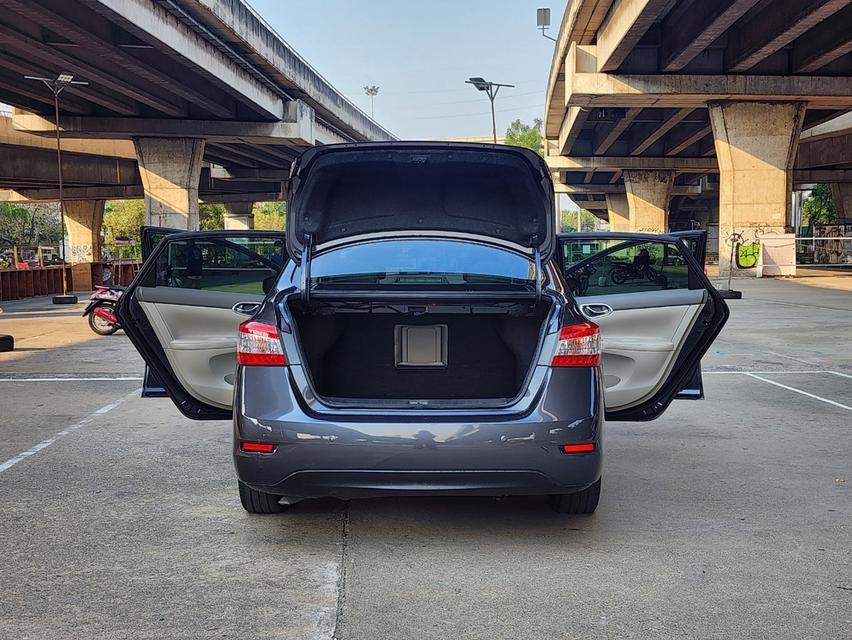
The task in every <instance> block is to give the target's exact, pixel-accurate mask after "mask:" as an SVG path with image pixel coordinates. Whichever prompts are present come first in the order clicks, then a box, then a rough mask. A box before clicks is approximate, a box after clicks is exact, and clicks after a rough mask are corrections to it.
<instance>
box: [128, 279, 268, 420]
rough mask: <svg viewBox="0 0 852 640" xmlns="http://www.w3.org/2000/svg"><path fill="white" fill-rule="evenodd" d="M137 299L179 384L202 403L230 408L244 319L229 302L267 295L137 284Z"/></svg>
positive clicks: (260, 298)
mask: <svg viewBox="0 0 852 640" xmlns="http://www.w3.org/2000/svg"><path fill="white" fill-rule="evenodd" d="M175 293H178V294H179V295H180V296H181V297H182V300H181V301H180V302H178V301H177V300H176V296H175V295H174V294H175ZM164 294H165V295H164ZM137 300H138V301H139V305H140V306H141V307H142V311H143V312H144V313H145V315H146V317H147V318H148V321H149V322H150V323H151V327H152V328H153V330H154V333H155V334H156V335H157V338H158V339H159V341H160V344H161V345H162V347H163V351H164V352H165V355H166V358H168V361H169V364H170V365H171V368H172V370H173V371H174V372H175V376H176V377H177V379H178V381H179V382H180V383H181V385H183V386H184V387H185V388H186V389H187V390H188V391H189V392H190V393H191V394H192V395H193V396H195V397H196V398H198V399H199V400H201V401H203V402H207V403H209V404H211V405H214V406H217V407H221V408H223V409H228V408H230V406H231V403H232V400H233V392H234V365H235V361H236V352H237V329H238V328H239V326H240V323H241V322H243V321H244V320H245V319H246V316H245V315H243V314H239V313H236V312H234V311H233V310H232V309H231V307H232V306H233V305H235V304H237V303H238V302H262V301H263V296H262V295H250V294H232V293H224V292H219V291H214V292H206V291H193V290H186V289H178V290H175V289H169V288H164V287H159V288H157V287H139V289H138V290H137Z"/></svg>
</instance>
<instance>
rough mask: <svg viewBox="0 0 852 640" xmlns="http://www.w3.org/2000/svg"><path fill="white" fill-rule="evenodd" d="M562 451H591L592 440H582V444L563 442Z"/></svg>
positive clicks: (593, 446)
mask: <svg viewBox="0 0 852 640" xmlns="http://www.w3.org/2000/svg"><path fill="white" fill-rule="evenodd" d="M559 448H560V449H562V453H592V452H593V451H594V450H595V443H594V442H584V443H583V444H563V445H562V446H561V447H559Z"/></svg>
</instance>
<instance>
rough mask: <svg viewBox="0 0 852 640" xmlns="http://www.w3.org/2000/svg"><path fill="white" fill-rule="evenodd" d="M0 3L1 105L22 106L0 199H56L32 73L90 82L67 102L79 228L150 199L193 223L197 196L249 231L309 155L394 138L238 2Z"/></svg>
mask: <svg viewBox="0 0 852 640" xmlns="http://www.w3.org/2000/svg"><path fill="white" fill-rule="evenodd" d="M2 7H3V11H0V102H5V103H7V104H10V105H13V106H14V107H16V112H15V114H14V115H13V116H12V117H11V119H2V120H3V121H2V123H0V156H2V158H0V189H2V191H0V197H2V198H4V199H7V200H19V201H44V200H53V199H57V198H58V193H57V178H56V167H55V155H54V154H53V153H52V150H53V148H54V147H53V144H54V143H53V140H52V136H53V135H54V134H53V131H54V123H53V120H54V117H53V96H52V94H51V93H50V91H49V90H48V89H47V88H46V87H43V86H42V85H41V84H40V83H38V82H32V81H27V80H25V79H24V78H23V76H25V75H31V76H45V77H55V76H56V75H57V74H58V73H59V72H63V71H68V72H71V73H73V74H74V75H75V79H78V80H84V81H86V82H88V83H89V84H88V85H85V86H82V85H75V86H70V87H68V88H67V89H65V90H64V91H63V93H62V94H61V95H60V97H59V107H60V118H59V121H60V122H59V124H60V127H61V129H62V132H63V133H62V136H63V148H64V150H65V155H64V161H63V168H64V174H65V175H64V178H65V180H64V182H65V183H66V185H67V188H66V193H65V198H66V200H70V201H71V202H70V203H68V206H67V211H68V214H69V217H70V218H72V220H71V221H70V222H69V228H71V229H72V231H73V225H74V218H75V217H80V222H81V224H82V227H83V228H84V230H85V231H86V233H88V234H90V235H91V234H92V233H97V232H98V231H99V227H98V226H97V222H98V219H99V218H98V212H99V211H100V212H102V210H103V201H104V200H105V199H114V198H128V197H143V196H144V198H145V204H146V210H147V212H148V221H149V222H150V223H151V224H157V225H163V226H172V227H181V228H188V229H192V228H197V226H198V202H199V199H201V200H209V201H218V202H226V203H228V205H227V206H228V207H229V208H230V210H231V213H232V214H233V215H231V216H229V217H228V221H227V222H228V224H229V225H236V226H239V225H250V224H251V216H250V211H251V202H253V201H258V200H271V199H280V198H281V197H282V187H283V180H284V179H285V178H286V175H287V172H288V170H289V166H290V163H291V161H292V159H293V158H294V157H295V156H296V155H297V154H298V153H299V152H300V151H302V150H303V149H305V148H308V147H310V146H312V145H315V144H327V143H331V142H346V141H359V140H387V139H393V136H392V134H390V133H389V132H388V131H386V130H385V129H383V128H382V127H381V126H379V125H378V124H377V123H375V122H374V121H372V120H371V119H370V118H369V117H368V116H367V115H366V114H364V113H363V112H362V111H360V110H359V109H358V108H357V107H356V106H355V105H354V104H352V103H351V102H349V101H348V100H347V99H346V98H345V97H344V96H343V95H342V94H341V93H340V92H338V91H337V90H336V89H335V88H334V87H333V86H331V84H330V83H329V82H328V81H326V80H325V79H324V78H323V77H322V76H321V75H320V74H319V73H318V72H317V71H316V70H315V69H313V68H312V67H311V66H310V65H309V64H308V63H307V62H306V61H305V60H304V59H302V58H301V57H300V56H299V55H298V53H296V51H294V50H293V49H292V48H291V47H290V46H289V45H288V44H287V43H286V42H285V41H284V40H283V39H282V38H281V37H280V36H279V35H278V34H277V33H276V32H275V31H274V30H273V29H272V28H271V27H270V26H269V25H268V24H266V23H265V22H264V21H263V19H262V18H261V17H260V16H259V15H257V14H256V13H255V12H254V11H253V10H252V9H251V8H250V7H249V6H248V5H247V4H246V3H245V2H243V1H242V0H2ZM10 125H11V126H10ZM80 211H82V212H83V213H79V214H78V212H80ZM81 216H82V217H81ZM90 219H91V220H94V222H91V223H87V222H86V220H90ZM90 225H95V228H92V229H85V227H87V226H90ZM72 241H73V240H72Z"/></svg>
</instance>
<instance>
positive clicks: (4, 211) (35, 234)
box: [0, 202, 62, 245]
mask: <svg viewBox="0 0 852 640" xmlns="http://www.w3.org/2000/svg"><path fill="white" fill-rule="evenodd" d="M0 237H3V238H5V239H7V240H10V241H11V242H12V243H13V244H17V245H39V244H41V245H44V244H57V243H59V241H60V239H61V238H62V230H61V227H60V222H59V207H58V206H57V205H55V204H16V203H13V202H0Z"/></svg>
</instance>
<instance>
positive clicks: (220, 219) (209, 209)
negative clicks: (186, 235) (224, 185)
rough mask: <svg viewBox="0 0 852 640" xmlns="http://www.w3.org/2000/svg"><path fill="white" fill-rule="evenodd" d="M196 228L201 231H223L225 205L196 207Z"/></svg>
mask: <svg viewBox="0 0 852 640" xmlns="http://www.w3.org/2000/svg"><path fill="white" fill-rule="evenodd" d="M198 228H199V229H200V230H201V231H213V230H215V229H224V228H225V205H223V204H221V203H219V202H216V203H204V204H200V205H198Z"/></svg>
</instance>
